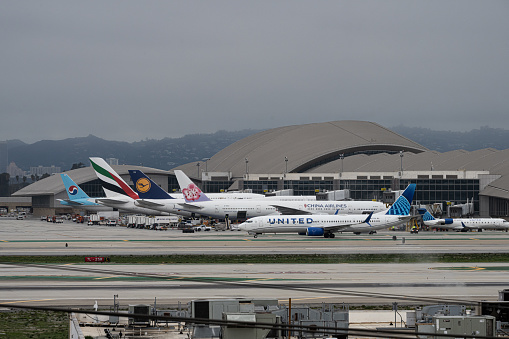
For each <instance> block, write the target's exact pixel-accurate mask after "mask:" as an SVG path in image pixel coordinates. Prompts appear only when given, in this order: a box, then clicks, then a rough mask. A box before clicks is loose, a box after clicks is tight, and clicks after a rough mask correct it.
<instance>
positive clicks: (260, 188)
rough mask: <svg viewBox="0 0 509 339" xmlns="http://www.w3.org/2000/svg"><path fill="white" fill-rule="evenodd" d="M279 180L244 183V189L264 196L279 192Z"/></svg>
mask: <svg viewBox="0 0 509 339" xmlns="http://www.w3.org/2000/svg"><path fill="white" fill-rule="evenodd" d="M278 187H279V186H278V180H249V181H244V189H251V190H253V193H258V194H264V193H266V192H271V191H277V190H278Z"/></svg>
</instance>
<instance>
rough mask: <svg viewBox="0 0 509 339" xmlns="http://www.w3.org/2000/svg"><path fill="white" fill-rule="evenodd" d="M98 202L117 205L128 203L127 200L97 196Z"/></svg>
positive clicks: (96, 200)
mask: <svg viewBox="0 0 509 339" xmlns="http://www.w3.org/2000/svg"><path fill="white" fill-rule="evenodd" d="M95 202H96V203H99V204H115V205H123V204H126V203H127V201H125V200H121V199H115V198H97V199H95Z"/></svg>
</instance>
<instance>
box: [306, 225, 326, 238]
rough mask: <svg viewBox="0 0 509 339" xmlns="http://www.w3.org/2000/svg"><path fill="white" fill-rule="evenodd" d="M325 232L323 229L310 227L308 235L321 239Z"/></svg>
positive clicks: (307, 231)
mask: <svg viewBox="0 0 509 339" xmlns="http://www.w3.org/2000/svg"><path fill="white" fill-rule="evenodd" d="M324 233H325V232H324V231H323V228H321V227H308V229H307V230H306V235H307V236H310V237H315V236H318V237H321V236H322V235H323V234H324Z"/></svg>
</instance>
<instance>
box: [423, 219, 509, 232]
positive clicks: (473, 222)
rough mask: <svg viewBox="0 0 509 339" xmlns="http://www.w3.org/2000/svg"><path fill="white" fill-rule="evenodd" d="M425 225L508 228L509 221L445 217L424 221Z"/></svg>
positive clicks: (456, 228) (437, 226)
mask: <svg viewBox="0 0 509 339" xmlns="http://www.w3.org/2000/svg"><path fill="white" fill-rule="evenodd" d="M424 225H426V226H429V227H435V228H442V229H452V230H465V229H499V230H508V229H509V222H508V221H506V220H504V219H500V218H458V219H452V218H445V219H435V220H428V221H424Z"/></svg>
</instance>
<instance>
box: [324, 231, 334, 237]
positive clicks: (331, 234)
mask: <svg viewBox="0 0 509 339" xmlns="http://www.w3.org/2000/svg"><path fill="white" fill-rule="evenodd" d="M323 237H324V238H335V237H336V235H335V234H334V233H330V232H328V233H324V234H323Z"/></svg>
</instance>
